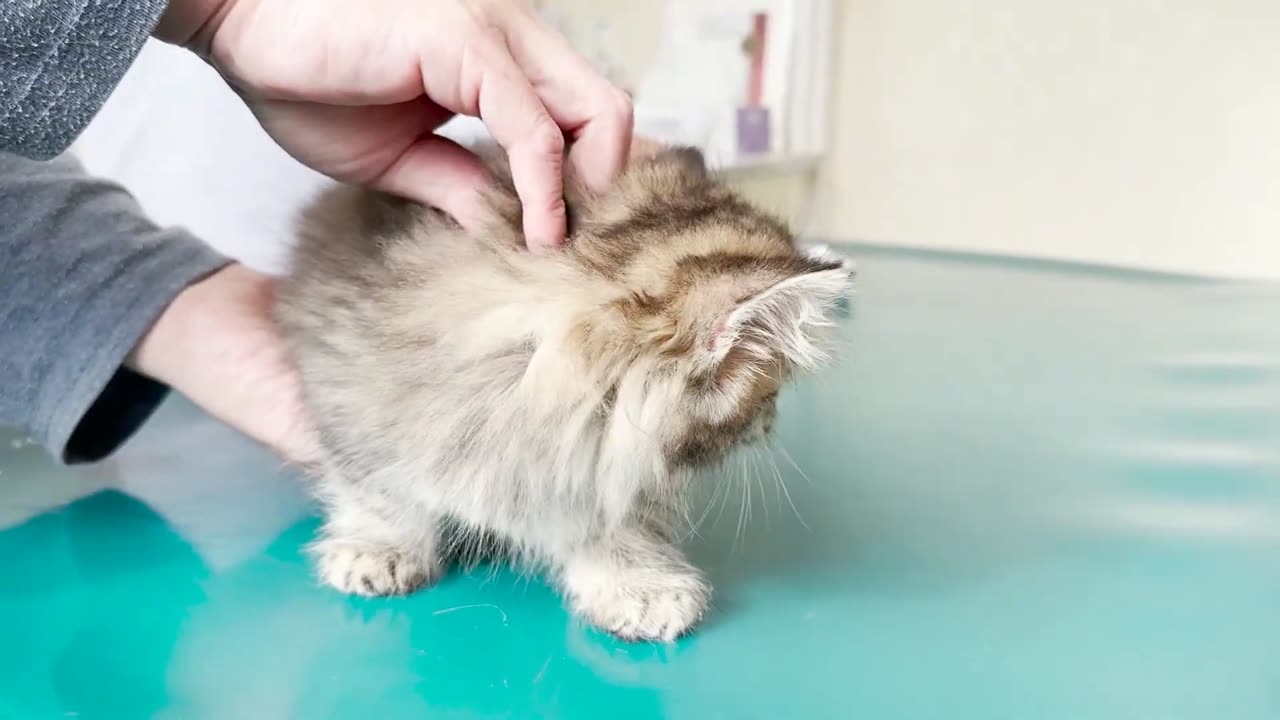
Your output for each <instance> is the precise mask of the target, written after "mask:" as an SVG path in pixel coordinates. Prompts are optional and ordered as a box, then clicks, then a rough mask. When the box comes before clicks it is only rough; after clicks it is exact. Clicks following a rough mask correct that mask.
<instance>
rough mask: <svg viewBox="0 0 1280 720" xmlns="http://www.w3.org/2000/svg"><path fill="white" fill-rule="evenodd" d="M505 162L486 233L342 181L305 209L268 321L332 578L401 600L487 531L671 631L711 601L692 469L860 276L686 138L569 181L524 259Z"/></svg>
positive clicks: (626, 613)
mask: <svg viewBox="0 0 1280 720" xmlns="http://www.w3.org/2000/svg"><path fill="white" fill-rule="evenodd" d="M495 173H496V175H497V177H498V181H497V186H498V189H497V190H496V191H495V192H494V193H493V194H492V195H491V196H490V197H489V198H488V200H487V207H488V208H489V210H490V213H491V217H490V222H489V226H488V228H487V229H486V230H485V231H484V232H481V233H468V232H465V231H463V230H462V229H460V228H459V227H458V226H457V225H455V224H454V223H452V222H451V221H450V220H448V219H446V218H445V217H443V216H442V215H440V214H439V213H437V212H435V211H432V210H427V209H424V208H422V207H420V206H416V205H413V204H410V203H407V202H404V201H401V200H396V199H393V198H390V197H387V196H383V195H378V194H375V193H370V192H365V191H360V190H354V189H350V188H343V189H339V190H337V191H335V192H334V193H331V194H329V195H327V196H325V197H323V198H321V200H320V201H319V202H318V203H317V204H316V205H315V206H314V207H312V208H311V209H310V210H309V211H308V212H307V213H306V214H305V216H304V219H303V223H302V231H301V238H300V244H299V246H298V247H297V249H296V251H295V253H294V256H293V261H292V268H291V271H290V273H289V275H288V276H287V277H286V278H285V279H284V281H283V282H282V285H281V291H280V296H279V306H278V320H279V323H280V326H281V328H282V330H283V332H284V334H285V336H286V338H287V340H288V342H289V344H290V347H291V351H292V353H293V356H294V359H295V361H296V363H297V364H298V366H299V368H300V370H301V373H302V377H303V385H304V394H305V399H306V403H307V405H308V407H309V409H310V411H311V412H312V414H313V415H314V417H315V420H316V422H317V424H318V425H319V429H320V434H321V440H322V444H323V446H324V449H325V451H326V453H327V460H326V461H325V462H324V463H323V466H322V467H320V468H317V472H316V475H317V478H316V480H317V484H316V487H317V493H318V496H319V497H320V498H321V500H322V501H323V503H324V506H325V510H326V520H325V524H324V528H323V533H322V538H321V539H320V540H319V541H318V542H317V543H316V544H315V547H314V551H315V554H316V557H317V562H318V566H319V574H320V577H321V578H322V579H323V581H324V582H326V583H328V584H330V585H332V586H334V587H336V588H338V589H339V590H342V591H344V592H348V593H356V594H360V595H391V594H401V593H407V592H411V591H413V590H415V589H417V588H419V587H421V586H423V585H425V584H427V583H430V582H432V581H433V580H435V579H436V578H438V577H439V575H440V573H441V569H442V567H443V565H444V563H445V562H446V561H447V559H448V557H447V556H448V555H449V554H450V553H449V551H450V549H451V548H453V547H455V546H457V545H459V544H461V543H463V542H464V541H465V540H466V539H467V538H491V539H495V540H497V541H498V542H500V543H501V544H502V546H503V547H505V548H507V549H509V550H511V551H513V552H514V554H515V557H517V558H519V559H521V560H524V561H529V562H532V563H534V564H535V565H536V566H537V567H542V568H545V569H547V570H548V571H549V572H550V573H551V575H552V576H553V577H554V578H555V579H556V580H557V581H558V583H559V585H560V586H561V587H562V589H563V591H564V593H565V595H566V596H567V598H568V600H569V603H570V604H571V606H572V608H573V609H574V610H575V611H576V612H578V613H579V614H580V615H581V616H583V617H584V618H586V619H587V620H588V621H590V622H591V623H593V624H595V625H597V626H598V627H600V628H603V629H605V630H607V631H610V632H612V633H615V634H617V635H619V636H621V637H624V638H637V639H639V638H644V639H660V640H667V641H670V640H672V639H674V638H675V637H677V636H678V635H680V634H682V633H684V632H686V631H687V630H689V629H690V628H691V627H692V626H693V625H694V624H695V623H696V622H697V621H698V620H699V619H700V618H701V617H702V615H703V613H704V611H705V610H706V608H707V604H708V601H709V599H710V596H711V588H710V586H709V585H708V583H707V581H706V580H705V579H704V577H703V575H702V574H701V573H700V572H699V571H698V570H697V569H696V568H694V567H693V566H692V565H691V564H690V563H689V562H688V561H687V560H686V559H685V557H684V555H683V554H682V553H681V551H680V550H679V549H678V548H677V547H676V544H675V540H676V538H677V536H678V534H679V527H680V526H679V520H680V519H681V518H686V517H688V515H687V511H686V510H685V508H684V506H683V504H684V502H685V498H686V494H687V493H686V491H687V490H688V489H689V484H690V483H691V482H692V479H693V477H694V476H695V474H696V472H697V471H698V470H700V469H703V468H707V467H710V466H713V465H715V464H716V463H717V462H718V461H719V460H721V459H722V458H724V457H725V455H726V454H728V453H729V452H731V451H732V450H734V449H735V448H737V447H739V446H742V445H744V444H748V443H753V442H757V441H760V440H762V439H764V437H765V436H766V435H767V433H769V432H770V430H771V429H772V425H773V422H774V417H775V414H776V405H775V400H776V398H777V393H778V390H779V388H780V386H781V385H782V384H783V383H784V382H785V381H786V380H787V379H788V378H789V377H790V376H791V374H792V372H793V371H794V370H810V369H812V368H814V367H816V366H817V365H818V364H819V363H820V362H821V361H822V360H823V359H824V357H825V351H824V344H823V335H824V332H823V331H824V330H825V329H826V328H827V326H829V325H830V323H829V321H828V314H829V311H830V310H831V309H832V307H833V306H834V305H835V304H836V303H838V302H839V301H840V299H841V298H842V297H844V296H845V294H846V293H847V290H848V288H849V283H850V272H849V270H848V269H847V267H846V265H845V264H844V263H843V261H841V260H839V259H838V258H834V257H831V256H814V255H812V254H806V253H805V252H803V251H801V250H800V249H798V248H797V247H796V245H795V243H794V240H793V238H792V236H791V234H790V233H789V232H788V231H787V229H786V228H785V227H783V226H782V225H781V224H780V223H778V222H777V221H775V220H773V219H772V218H770V217H769V216H767V215H766V214H764V213H762V212H761V211H760V210H758V209H757V208H755V207H753V206H751V205H750V204H748V203H746V202H745V201H744V200H742V199H741V198H740V197H738V196H737V195H735V194H734V193H733V192H732V191H730V190H729V189H727V188H726V187H725V186H724V185H723V184H722V183H720V182H718V181H716V180H715V179H714V178H713V177H711V176H709V175H708V173H707V171H706V168H705V166H704V164H703V161H702V157H701V156H700V155H699V154H698V153H697V152H696V151H693V150H682V149H678V150H668V151H664V152H662V153H659V154H658V155H656V156H655V157H652V158H649V159H646V160H640V161H636V162H633V164H632V167H631V168H630V169H629V170H628V171H627V172H626V173H625V174H624V175H623V176H622V177H621V178H620V179H619V180H618V181H617V183H616V184H615V187H614V188H613V189H612V190H611V191H610V192H608V193H606V194H603V195H601V196H594V195H592V194H590V193H587V192H585V191H582V190H581V189H580V188H578V187H577V186H576V184H575V183H574V182H573V180H572V178H568V179H567V181H566V182H567V190H566V199H567V203H568V208H569V223H570V225H569V230H570V239H569V243H568V245H567V247H565V248H564V249H562V250H559V251H556V252H551V253H542V254H538V253H531V252H529V251H528V250H526V249H525V243H524V239H523V237H522V235H521V232H520V230H519V228H520V227H521V222H520V208H519V202H518V200H517V198H516V195H515V191H514V189H513V187H512V185H511V181H510V177H509V174H508V173H507V172H506V171H505V170H504V169H503V168H502V167H501V166H500V164H499V165H498V166H497V167H496V168H495Z"/></svg>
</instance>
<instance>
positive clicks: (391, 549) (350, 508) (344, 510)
mask: <svg viewBox="0 0 1280 720" xmlns="http://www.w3.org/2000/svg"><path fill="white" fill-rule="evenodd" d="M330 491H331V492H330V493H328V497H326V500H327V502H326V504H327V505H328V508H329V515H328V518H327V519H326V522H325V524H324V527H323V528H322V529H321V538H320V539H319V540H318V541H316V543H315V544H314V545H312V548H311V549H312V552H313V553H314V554H315V557H316V566H317V571H318V574H319V576H320V579H321V581H323V582H324V583H325V584H327V585H330V586H332V587H334V588H336V589H338V590H341V591H342V592H344V593H349V594H353V595H363V596H365V597H377V596H382V595H406V594H408V593H411V592H413V591H414V590H417V589H419V588H421V587H423V586H425V585H428V584H430V583H433V582H435V581H436V580H437V579H439V577H440V575H441V567H442V563H441V559H440V541H439V535H438V533H439V522H438V519H437V518H436V517H435V516H434V515H432V514H430V513H427V512H421V511H420V512H411V511H406V509H405V507H403V506H401V507H391V506H390V503H388V502H387V501H386V500H380V501H379V500H378V499H376V498H374V497H370V496H367V495H362V494H360V493H359V492H357V491H356V489H355V488H352V487H347V488H345V489H344V490H343V491H341V492H337V493H334V492H332V488H330Z"/></svg>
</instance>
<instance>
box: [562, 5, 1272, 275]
mask: <svg viewBox="0 0 1280 720" xmlns="http://www.w3.org/2000/svg"><path fill="white" fill-rule="evenodd" d="M675 1H687V2H697V1H698V0H675ZM744 1H746V0H744ZM544 4H545V5H549V6H552V7H557V8H560V9H562V10H564V11H565V15H566V18H567V19H568V20H569V21H570V22H571V23H573V24H575V25H576V26H577V27H579V28H581V29H584V30H589V28H590V27H592V23H594V22H595V21H596V19H598V18H602V17H603V18H607V20H608V23H609V30H608V32H607V33H606V35H607V37H606V38H605V39H604V40H603V42H604V43H606V44H607V45H608V46H609V48H610V50H611V51H613V53H614V54H615V56H616V57H618V58H620V60H621V61H622V63H621V64H623V65H624V66H625V74H627V75H630V76H631V79H635V78H636V77H638V75H639V74H640V73H642V72H643V68H644V65H645V64H646V63H647V62H648V60H649V58H650V57H651V53H652V48H653V46H654V44H655V43H656V33H657V32H658V29H659V20H660V17H661V13H662V5H663V4H662V3H661V2H656V1H655V2H634V1H633V0H544ZM837 4H838V6H839V18H838V24H839V30H838V33H837V43H838V49H837V54H838V58H837V60H836V67H835V68H834V70H835V76H834V85H835V87H834V89H833V103H834V113H833V115H834V116H833V119H832V122H831V124H830V127H831V130H832V137H831V139H830V143H831V153H830V155H829V157H828V158H827V160H826V161H825V162H824V163H823V166H822V169H821V173H820V176H819V180H820V182H819V183H818V185H817V186H818V188H819V191H820V192H819V222H818V223H817V227H818V229H819V231H820V232H821V233H823V234H826V235H829V236H832V237H836V238H846V239H855V240H861V241H866V242H872V243H884V244H896V245H910V246H924V247H936V248H945V249H955V250H976V251H983V252H996V253H1004V254H1012V255H1027V256H1038V257H1051V258H1064V259H1071V260H1080V261H1086V262H1099V263H1107V264H1117V265H1125V266H1139V267H1149V268H1156V269H1162V270H1171V271H1181V272H1194V273H1205V274H1213V275H1226V276H1248V277H1272V278H1280V1H1278V0H1221V1H1218V0H1081V1H1078V2H1068V1H1066V0H1017V1H1016V2H1008V1H1007V0H837ZM588 34H590V33H588ZM774 183H775V181H774V180H771V179H770V178H768V177H767V176H762V175H760V174H756V176H755V177H754V178H752V180H751V188H752V190H753V193H754V194H756V195H757V196H759V197H762V198H773V200H774V204H775V205H779V204H781V205H784V206H786V207H782V208H779V209H781V210H784V212H787V214H790V215H793V216H794V215H795V209H796V207H797V206H796V198H795V195H796V192H797V189H796V188H797V186H796V185H795V179H794V176H788V178H786V179H785V180H777V181H776V183H777V184H776V185H775V184H774ZM775 188H776V189H775Z"/></svg>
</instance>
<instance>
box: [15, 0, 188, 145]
mask: <svg viewBox="0 0 1280 720" xmlns="http://www.w3.org/2000/svg"><path fill="white" fill-rule="evenodd" d="M165 5H166V0H4V2H0V78H3V81H2V82H0V151H7V152H12V153H17V154H19V155H23V156H26V157H30V158H37V159H47V158H51V157H54V156H56V155H58V154H60V153H62V152H63V151H64V150H66V149H67V148H68V147H69V146H70V145H71V143H72V142H73V141H74V140H75V138H76V137H77V136H78V135H79V134H80V132H81V131H82V130H84V128H85V126H86V125H88V124H89V121H90V120H91V119H93V116H94V115H95V114H96V113H97V112H98V110H99V109H100V108H101V107H102V104H103V103H104V102H106V99H107V96H108V95H110V94H111V91H112V90H113V89H114V88H115V86H116V84H117V83H118V82H119V81H120V78H122V77H123V76H124V73H125V71H126V70H127V69H128V68H129V65H130V64H131V63H132V62H133V60H134V58H135V57H136V56H137V54H138V52H139V51H140V50H141V49H142V45H143V43H144V42H146V39H147V37H148V36H149V35H150V34H151V31H152V29H153V28H154V27H155V25H156V22H157V20H158V19H159V18H160V15H161V13H162V12H163V11H164V9H165Z"/></svg>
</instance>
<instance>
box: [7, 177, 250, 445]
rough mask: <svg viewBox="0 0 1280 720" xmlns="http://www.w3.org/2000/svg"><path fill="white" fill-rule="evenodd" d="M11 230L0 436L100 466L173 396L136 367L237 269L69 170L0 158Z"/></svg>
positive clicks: (109, 188)
mask: <svg viewBox="0 0 1280 720" xmlns="http://www.w3.org/2000/svg"><path fill="white" fill-rule="evenodd" d="M0 218H4V223H3V224H0V377H3V378H4V379H5V382H4V383H0V424H3V425H10V426H16V427H19V428H21V429H23V430H24V431H26V432H28V433H30V434H31V435H32V436H33V437H34V438H35V439H36V440H38V441H39V442H40V443H41V444H43V445H45V446H46V447H48V448H49V450H50V451H51V452H52V453H53V454H55V455H56V456H57V457H59V458H60V459H62V460H64V461H67V462H82V461H91V460H96V459H98V458H100V457H102V456H104V455H106V454H107V453H109V452H111V451H112V450H113V449H115V447H116V446H117V445H118V444H119V443H121V442H123V440H124V439H126V438H127V437H128V436H129V434H131V432H132V431H133V430H134V429H136V427H137V426H138V425H140V424H141V422H142V421H143V420H144V419H145V418H146V417H147V416H148V415H149V414H150V412H151V411H152V410H153V409H154V407H155V406H156V405H157V404H158V403H159V402H160V400H161V399H162V398H163V397H164V394H165V387H164V386H163V385H161V384H159V383H158V382H156V381H153V380H150V379H148V378H146V377H145V376H143V375H142V374H139V373H136V372H133V371H132V370H129V369H127V368H125V367H124V362H125V359H126V358H127V357H128V356H129V354H130V352H131V351H132V350H133V348H134V347H135V346H136V345H137V344H138V342H139V340H140V339H141V338H142V337H144V336H145V335H146V334H147V332H148V330H149V329H150V328H151V327H152V325H153V323H155V321H156V319H157V318H159V317H160V316H161V314H162V313H163V312H165V310H166V308H168V307H169V306H170V305H171V304H172V303H173V301H174V298H176V297H178V295H179V294H180V293H181V292H182V291H183V290H184V289H186V288H187V287H189V286H191V285H192V284H193V283H195V282H196V281H198V280H200V279H201V278H204V277H206V276H208V275H209V274H210V273H212V272H213V271H215V270H216V269H218V268H220V267H222V266H223V265H225V264H226V260H224V259H223V258H221V257H219V256H218V255H217V254H216V253H214V252H212V251H210V250H209V249H208V248H207V247H206V246H204V245H203V244H202V243H200V242H199V241H197V240H195V239H194V238H192V237H190V236H189V235H187V234H185V233H183V232H181V231H176V230H163V229H160V228H157V227H156V226H154V225H153V224H151V223H150V222H148V221H147V220H146V219H145V218H144V217H143V215H142V213H141V210H140V209H139V208H138V206H137V205H136V204H135V203H134V201H133V199H132V198H130V197H129V195H128V194H127V193H125V192H124V191H123V190H121V189H119V188H118V187H115V186H113V185H111V184H109V183H105V182H102V181H98V180H94V179H91V178H89V177H87V176H85V175H84V174H83V173H82V172H81V170H80V168H79V167H78V165H76V164H75V163H74V162H73V161H71V160H68V159H65V158H64V159H58V160H55V161H53V162H48V163H38V162H34V161H30V160H25V159H22V158H18V157H16V156H13V155H5V154H3V153H0Z"/></svg>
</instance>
